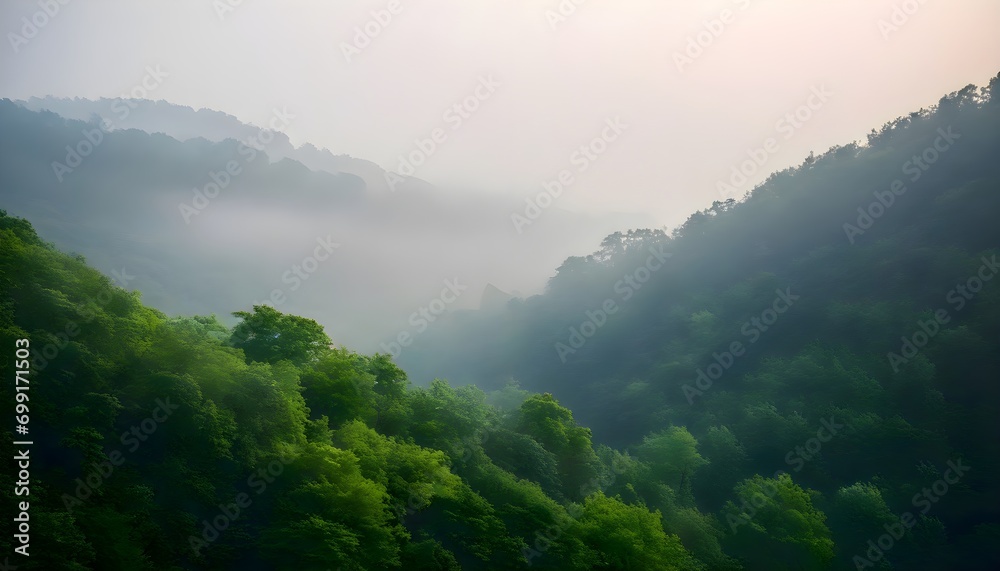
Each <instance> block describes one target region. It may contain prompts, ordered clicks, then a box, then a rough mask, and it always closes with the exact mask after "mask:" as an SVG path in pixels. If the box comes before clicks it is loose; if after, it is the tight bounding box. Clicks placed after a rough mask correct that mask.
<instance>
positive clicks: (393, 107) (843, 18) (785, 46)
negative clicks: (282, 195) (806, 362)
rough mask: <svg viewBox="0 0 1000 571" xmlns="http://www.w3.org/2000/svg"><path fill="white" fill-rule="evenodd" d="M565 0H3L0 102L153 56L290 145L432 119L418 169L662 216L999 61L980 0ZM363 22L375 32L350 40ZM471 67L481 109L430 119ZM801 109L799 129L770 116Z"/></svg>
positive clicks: (108, 90) (136, 66)
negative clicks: (741, 172) (756, 158)
mask: <svg viewBox="0 0 1000 571" xmlns="http://www.w3.org/2000/svg"><path fill="white" fill-rule="evenodd" d="M63 1H67V0H63ZM577 2H578V3H579V5H577V3H574V2H573V1H572V0H562V1H561V2H560V1H559V0H548V1H529V0H503V1H491V2H486V1H472V0H450V1H444V0H418V1H413V2H408V1H406V0H401V1H399V2H395V1H394V2H389V1H387V0H376V1H365V2H320V1H288V0H283V1H281V2H278V1H276V0H243V1H242V2H239V0H218V1H214V2H213V1H209V0H200V1H178V0H169V1H167V0H147V1H144V2H127V1H115V0H107V1H101V2H84V1H83V0H71V1H67V3H66V5H65V6H63V5H61V4H59V3H58V1H57V0H51V2H50V3H51V4H56V5H59V11H58V12H57V13H56V14H55V15H54V16H51V17H48V16H46V17H43V16H41V15H39V14H43V13H44V12H42V8H41V7H40V6H43V5H45V4H46V2H45V1H42V2H38V1H35V2H29V1H5V2H3V4H2V5H0V22H2V31H3V33H4V36H5V39H6V41H5V45H4V46H2V48H0V80H2V82H0V96H2V97H9V98H13V99H24V98H28V97H30V96H45V95H53V96H57V97H87V98H98V97H118V96H121V95H124V94H129V93H133V88H136V87H137V86H139V85H141V83H142V81H143V79H144V77H145V76H146V74H147V71H146V69H147V66H149V67H151V68H153V69H155V68H156V66H159V69H161V70H162V71H163V72H165V73H166V74H167V75H166V77H164V78H163V81H162V83H160V84H159V85H157V86H156V87H155V89H153V90H152V91H151V92H149V93H147V94H146V97H147V98H150V99H165V100H167V101H170V102H172V103H177V104H181V105H188V106H191V107H194V108H196V109H197V108H201V107H208V108H211V109H216V110H219V111H223V112H226V113H229V114H232V115H235V116H236V117H238V118H239V119H241V120H243V121H246V122H251V123H255V124H260V125H264V124H266V123H267V121H268V120H269V119H270V117H271V116H272V109H273V108H274V107H283V108H286V109H287V110H288V111H289V112H291V113H293V114H294V115H295V116H296V118H295V119H294V120H293V121H291V123H290V124H289V126H288V127H287V128H286V129H285V131H286V132H287V133H288V135H289V136H290V138H291V140H292V142H293V143H295V144H296V145H298V144H302V143H306V142H309V143H313V144H315V145H317V146H320V147H326V148H328V149H330V150H331V151H333V152H334V153H336V154H349V155H352V156H355V157H359V158H364V159H367V160H371V161H374V162H376V163H378V164H379V165H381V166H382V167H384V168H386V169H390V170H396V169H397V168H398V164H399V160H398V157H399V155H401V154H407V153H410V152H411V151H414V150H415V149H416V148H417V147H416V146H415V142H414V141H415V140H416V139H426V138H429V137H431V134H432V132H433V131H434V130H435V129H439V128H440V129H443V133H444V135H445V138H444V139H443V142H442V143H440V144H439V145H437V148H436V149H435V150H434V151H433V152H432V153H430V156H429V157H428V158H427V160H426V162H425V163H424V164H422V165H421V166H419V167H417V168H416V170H415V172H414V175H415V176H417V177H419V178H423V179H425V180H428V181H430V182H432V183H434V184H437V185H441V186H455V187H460V188H461V189H463V191H466V192H483V191H495V192H504V193H508V194H511V195H515V196H528V195H535V194H537V193H538V192H541V191H542V186H541V185H542V183H543V182H544V181H546V180H554V179H555V178H556V177H557V175H558V174H559V172H560V171H562V170H564V169H569V170H570V171H572V172H573V173H574V182H573V184H572V185H571V186H570V187H569V188H568V189H567V190H566V192H564V193H563V195H562V196H561V197H560V198H559V199H558V201H559V202H558V204H559V206H560V207H561V208H567V209H573V210H579V211H583V212H600V211H616V212H637V211H638V212H645V213H649V214H651V215H652V216H654V217H655V218H656V220H657V221H658V222H659V223H661V224H663V225H668V226H675V225H677V224H679V223H681V222H683V221H684V219H686V218H687V216H688V215H689V214H691V213H692V212H693V211H695V210H698V209H701V208H704V207H707V206H708V205H710V204H711V202H712V201H713V200H717V199H719V198H720V195H719V192H718V190H717V183H718V182H719V181H720V180H724V179H728V178H729V176H730V174H731V169H732V168H733V167H734V166H737V165H739V163H740V162H741V161H743V160H745V159H746V158H747V150H748V149H749V148H757V147H762V146H763V145H764V143H765V141H766V140H767V139H768V138H769V137H773V138H774V139H775V142H776V143H777V148H776V150H773V152H769V153H767V156H766V161H765V162H764V164H763V166H762V167H760V169H759V170H758V172H757V173H756V174H755V175H754V176H752V177H751V180H750V182H749V183H747V184H745V185H743V186H741V187H740V188H739V191H740V194H742V192H743V191H744V190H748V189H749V188H750V187H752V186H753V184H754V183H756V182H759V181H761V180H763V179H764V178H766V175H767V174H768V173H770V172H772V171H774V170H780V169H782V168H785V167H787V166H790V165H797V164H799V163H800V162H801V161H802V159H803V158H804V157H805V156H806V155H807V154H808V153H809V151H816V152H817V153H820V152H823V151H825V150H826V149H827V148H829V147H830V146H832V145H835V144H844V143H849V142H851V141H855V140H863V139H864V137H865V135H866V133H867V132H868V131H869V130H870V129H871V128H872V127H877V126H879V125H881V124H883V123H885V122H886V121H889V120H891V119H893V118H895V117H897V116H900V115H903V114H906V113H908V112H910V111H913V110H916V109H919V108H920V107H926V106H930V105H933V104H934V103H936V102H937V100H938V99H939V98H940V96H941V95H943V94H944V93H946V92H951V91H955V90H958V89H960V88H961V87H963V86H965V85H967V84H969V83H976V84H978V85H985V84H986V83H987V82H988V81H989V79H990V78H991V77H992V76H994V75H996V74H997V72H998V71H1000V34H998V33H997V30H998V24H1000V2H997V1H996V0H949V1H947V2H946V1H944V0H925V1H923V2H918V1H917V0H908V1H906V2H903V1H901V0H836V1H832V0H830V1H826V2H819V1H803V0H794V1H792V0H720V1H702V2H693V1H674V0H658V1H651V0H650V1H639V0H615V1H610V0H577ZM229 4H238V5H237V6H235V7H234V8H233V9H232V10H231V11H227V12H225V13H224V14H222V15H221V16H220V14H219V13H218V10H219V7H220V6H228V5H229ZM560 6H562V7H563V11H564V12H565V13H566V16H565V17H564V18H563V17H561V16H560V18H559V19H558V20H557V19H556V18H555V16H554V14H557V13H558V11H559V9H560ZM390 9H392V10H394V11H395V12H396V13H395V14H392V13H391V12H390ZM894 9H896V10H897V12H896V16H895V24H893V20H892V19H893V13H894ZM724 10H729V12H725V13H724V12H723V11H724ZM373 12H375V13H376V15H373ZM907 12H910V13H909V14H907ZM379 13H381V19H382V20H383V21H384V22H386V23H385V24H384V25H382V24H378V23H377V21H376V16H378V15H379ZM723 16H724V18H723ZM22 18H27V19H28V20H31V19H32V18H35V21H36V22H41V23H43V24H44V25H41V26H39V27H38V29H37V33H32V29H31V28H30V27H28V26H26V25H25V21H24V20H22ZM723 19H724V20H725V22H722V20H723ZM713 20H719V22H717V23H715V24H713V23H712V21H713ZM880 21H883V22H884V24H882V25H881V26H880ZM553 24H555V25H553ZM366 26H367V27H368V29H369V30H372V31H375V32H377V33H376V34H374V37H373V38H370V42H368V43H367V44H365V45H362V42H356V40H355V38H356V36H357V33H356V31H355V30H356V28H361V29H362V30H364V29H365V27H366ZM890 26H891V27H890ZM880 28H881V29H880ZM711 29H714V31H715V32H716V34H715V35H713V34H712V30H711ZM699 33H701V35H700V38H701V40H702V42H701V43H702V44H705V45H704V47H701V50H700V53H698V52H697V51H695V50H694V49H692V50H691V52H689V54H688V57H690V61H687V62H685V63H684V64H683V66H682V67H683V69H682V70H679V69H678V64H677V56H676V55H675V54H683V53H684V51H685V49H686V48H687V47H688V44H689V38H695V39H694V40H692V41H694V42H697V38H698V37H699ZM13 34H18V35H21V36H22V37H23V38H24V40H25V41H21V40H19V39H18V38H17V37H15V36H14V35H13ZM28 36H32V37H30V38H29V37H28ZM349 44H354V45H355V48H356V49H355V48H351V49H350V50H349V51H351V52H353V53H352V54H350V56H351V57H350V61H348V58H347V57H346V56H345V45H349ZM486 78H491V79H490V80H489V81H488V82H492V83H494V84H495V86H494V87H492V88H490V89H489V90H487V89H485V88H480V90H479V94H480V99H479V100H476V101H474V103H475V105H476V106H478V109H476V110H475V111H474V112H471V113H469V114H468V116H467V118H463V119H462V120H461V124H458V121H457V120H456V119H455V117H457V115H450V116H449V115H445V113H446V112H447V111H448V109H449V107H451V106H452V105H453V104H455V103H456V102H460V101H462V100H464V99H466V98H467V97H474V96H475V94H476V89H477V86H479V85H481V83H483V82H484V80H485V79H486ZM814 91H823V92H825V93H826V94H827V95H825V96H824V99H825V101H823V100H822V99H820V98H818V97H816V96H814V97H812V99H810V96H811V94H812V93H813V92H814ZM137 93H138V94H140V95H141V94H142V93H141V89H140V90H137ZM484 95H488V96H486V97H484ZM470 101H472V100H470ZM810 101H811V102H812V103H813V105H814V107H815V109H813V110H809V111H806V110H804V109H799V112H800V117H808V119H807V120H805V121H801V122H799V121H796V126H794V127H792V126H790V125H791V124H790V123H784V124H779V123H778V121H779V120H780V119H781V118H782V117H783V116H785V115H786V114H787V113H794V112H795V111H796V109H797V108H799V107H800V106H801V105H805V104H807V103H808V102H810ZM616 118H618V119H620V121H621V122H622V123H624V124H625V125H627V127H626V128H624V129H623V130H622V131H621V134H620V135H619V136H616V138H615V140H613V141H611V142H608V143H607V144H606V145H605V144H604V143H603V142H602V143H598V144H597V145H596V146H595V147H594V148H595V149H602V148H603V147H606V149H604V151H605V152H604V153H603V154H600V155H594V156H595V157H596V159H595V160H593V161H590V160H589V159H588V161H587V163H588V168H587V169H586V170H585V171H582V172H581V166H580V165H581V163H580V162H573V159H572V156H573V153H574V152H575V151H576V149H578V148H579V147H580V146H581V145H584V144H587V143H589V142H590V141H591V140H592V139H594V138H595V137H599V136H600V135H601V134H602V131H603V132H604V133H611V131H607V130H606V129H605V127H606V122H607V121H609V120H614V119H616ZM455 127H457V128H455ZM774 148H775V147H774V146H772V149H774ZM578 159H579V156H578Z"/></svg>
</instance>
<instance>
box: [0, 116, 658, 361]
mask: <svg viewBox="0 0 1000 571" xmlns="http://www.w3.org/2000/svg"><path fill="white" fill-rule="evenodd" d="M116 102H117V103H118V104H119V105H121V107H118V106H116V104H115V103H116ZM130 103H134V104H135V105H136V107H135V108H134V109H133V108H131V107H130V106H129V105H130ZM27 104H28V105H30V106H35V107H38V108H42V107H45V108H55V109H58V110H59V111H60V112H64V113H67V114H69V115H71V116H75V117H87V118H86V119H84V120H81V119H66V118H64V117H62V116H60V115H57V114H55V113H53V112H49V111H31V110H29V109H27V108H26V107H25V106H23V105H19V104H17V103H14V102H11V101H3V102H0V151H2V156H0V173H2V174H0V178H2V180H0V185H2V187H3V189H4V206H5V208H7V210H8V211H9V212H10V213H11V214H16V215H19V216H25V217H27V218H29V219H31V220H32V222H33V223H34V224H35V226H36V227H37V228H38V229H39V231H40V232H42V233H43V234H44V235H45V236H46V237H47V238H48V239H50V240H52V241H53V242H54V243H55V244H57V245H58V246H59V247H61V248H64V249H66V250H70V251H73V252H77V253H79V254H82V255H83V256H85V257H86V258H87V259H88V260H90V261H91V263H93V264H94V265H95V266H96V267H98V268H100V269H102V270H103V271H105V272H106V273H108V274H109V275H112V272H118V273H119V274H123V275H125V276H129V278H128V283H127V284H125V285H127V287H129V288H135V289H138V290H139V291H141V292H142V293H143V295H144V299H146V300H147V302H149V303H150V304H152V305H153V306H155V307H157V308H160V309H162V310H164V311H166V312H168V313H184V314H210V313H217V314H219V315H220V316H226V317H225V318H226V319H229V318H228V315H229V313H230V312H232V311H234V310H237V309H249V308H250V306H251V305H252V304H254V303H263V302H267V303H271V304H274V305H276V306H277V307H279V309H281V310H282V311H293V312H301V313H306V312H310V313H312V312H314V311H316V312H315V313H312V315H313V316H314V317H315V318H316V319H318V320H319V321H320V322H321V323H323V324H324V325H325V326H326V327H327V328H328V331H330V333H331V336H332V337H333V338H334V340H335V342H337V343H344V344H346V345H349V346H351V347H358V348H361V349H365V350H376V349H378V348H379V346H380V343H381V342H382V341H385V340H388V339H394V338H396V336H397V335H398V334H399V333H400V332H404V331H408V330H414V328H415V327H426V326H427V325H429V324H430V323H431V322H432V321H434V320H435V319H436V318H437V317H438V316H440V315H443V313H442V312H441V311H440V309H441V308H440V307H438V305H439V304H440V303H441V302H440V301H439V302H437V303H435V307H433V310H434V311H433V313H432V314H430V316H429V317H421V315H420V310H421V309H422V308H425V307H428V306H429V304H431V303H433V302H434V301H435V300H436V299H437V298H438V297H439V295H440V293H441V290H442V288H444V287H445V285H444V284H445V283H446V281H448V280H451V281H455V280H457V282H458V286H456V287H457V288H459V289H460V290H461V295H460V296H459V297H458V298H457V299H455V301H454V305H452V304H451V303H449V304H448V306H447V308H446V309H445V311H451V310H453V309H456V308H461V307H464V308H474V307H477V306H478V303H479V301H480V299H481V296H482V292H483V291H484V289H485V288H486V285H487V284H488V283H494V284H496V285H497V286H498V287H501V289H508V290H520V291H525V292H532V291H539V290H540V289H541V286H542V284H543V283H544V281H545V280H546V279H547V278H548V277H549V276H550V274H551V269H552V268H554V267H556V266H557V265H558V263H559V262H560V261H561V260H562V259H563V258H564V257H565V256H566V255H567V254H568V253H570V252H571V251H572V249H573V248H574V246H573V245H574V244H575V245H586V244H596V243H597V242H598V241H599V239H600V237H601V236H603V235H605V234H606V233H608V232H610V231H613V230H614V229H615V228H618V227H621V226H632V225H646V224H645V223H646V222H648V221H647V220H646V219H645V218H644V217H642V216H629V215H608V216H605V217H601V218H596V219H595V218H593V217H589V216H582V215H577V214H573V213H570V212H567V211H565V210H560V209H559V208H558V207H557V206H552V207H551V208H549V209H548V210H546V211H545V212H544V214H543V215H542V216H540V217H539V219H538V220H537V221H536V222H534V223H533V224H532V225H531V226H530V227H528V228H527V229H525V230H524V232H523V233H522V234H519V233H518V232H517V231H516V228H515V226H514V225H513V224H512V223H511V215H512V214H513V213H515V212H522V211H523V209H524V203H520V204H519V203H518V202H517V201H516V200H514V199H512V198H506V197H499V196H492V195H483V194H480V193H461V192H457V191H446V190H441V189H436V188H434V187H432V186H430V185H427V184H421V183H419V181H415V180H411V181H409V182H408V183H406V184H400V185H399V187H398V188H397V190H396V192H384V191H378V190H373V189H372V188H371V184H370V183H371V182H372V181H375V182H378V181H379V180H381V181H382V182H384V181H385V176H384V175H385V173H384V171H381V169H379V168H378V167H377V166H375V165H374V164H372V163H368V162H366V161H361V160H357V159H353V158H350V157H336V156H334V155H332V154H330V153H329V152H327V151H325V150H319V149H316V148H314V147H309V146H303V147H299V148H297V149H295V148H292V146H291V145H290V143H289V142H288V139H287V137H286V136H285V135H283V134H281V133H280V132H274V133H272V132H271V131H270V129H269V128H268V129H261V128H257V127H253V126H250V125H244V124H241V123H239V122H238V121H236V120H235V119H234V118H233V117H231V116H228V115H225V114H222V113H218V112H214V111H207V110H199V111H193V110H191V109H189V108H185V107H178V106H172V105H168V104H164V103H161V102H149V101H142V102H123V101H121V100H117V101H112V100H101V101H98V102H91V101H86V100H56V99H44V100H41V99H32V100H30V101H29V102H28V103H27ZM116 110H119V111H121V112H122V113H124V111H125V110H128V111H129V113H128V115H127V117H125V119H124V120H121V118H120V116H115V111H116ZM102 121H103V122H102ZM109 123H111V127H112V128H109ZM133 124H134V125H136V126H137V127H128V126H129V125H133ZM139 126H141V127H142V128H138V127H139ZM102 127H103V128H102ZM119 127H120V128H119ZM147 129H148V130H147ZM161 130H162V131H166V132H167V133H166V134H164V133H163V132H161ZM265 141H266V142H265ZM81 155H85V156H81ZM216 188H218V189H219V190H218V191H215V189H216ZM208 195H214V196H212V197H210V196H208ZM323 243H329V244H336V246H329V247H327V248H326V249H323V248H322V247H321V246H322V244H323ZM317 248H320V250H319V251H317ZM314 254H318V256H320V257H324V258H325V259H324V260H319V259H318V258H317V259H313V260H310V258H311V257H314ZM317 262H319V263H317ZM191 276H198V277H197V279H192V277H191ZM224 284H225V287H223V285H224ZM425 311H428V310H425ZM415 315H416V316H415ZM431 318H434V319H431ZM230 322H231V320H230ZM422 331H423V329H420V332H422ZM414 332H415V333H416V331H414Z"/></svg>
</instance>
